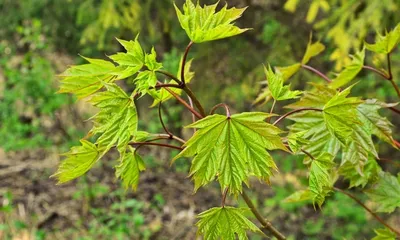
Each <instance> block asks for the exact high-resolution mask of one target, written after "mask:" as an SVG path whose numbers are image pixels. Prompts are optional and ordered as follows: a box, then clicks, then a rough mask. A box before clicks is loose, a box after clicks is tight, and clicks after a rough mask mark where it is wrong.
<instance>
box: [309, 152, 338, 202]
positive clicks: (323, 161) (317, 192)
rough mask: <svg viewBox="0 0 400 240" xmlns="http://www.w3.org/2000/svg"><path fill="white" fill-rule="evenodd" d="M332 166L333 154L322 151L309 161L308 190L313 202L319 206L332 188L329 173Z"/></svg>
mask: <svg viewBox="0 0 400 240" xmlns="http://www.w3.org/2000/svg"><path fill="white" fill-rule="evenodd" d="M334 166H335V164H334V162H333V156H332V155H331V154H329V153H323V154H321V155H320V156H318V157H317V158H315V159H313V161H312V162H311V167H310V177H309V190H310V193H311V196H312V200H313V202H314V203H317V204H318V205H319V206H320V207H321V205H322V204H323V202H324V201H325V198H326V196H328V195H329V193H330V192H331V191H332V189H333V184H334V182H333V180H332V177H331V174H332V170H333V167H334Z"/></svg>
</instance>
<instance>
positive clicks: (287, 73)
mask: <svg viewBox="0 0 400 240" xmlns="http://www.w3.org/2000/svg"><path fill="white" fill-rule="evenodd" d="M300 68H301V64H300V63H295V64H292V65H290V66H287V67H276V70H277V71H279V72H280V73H282V77H283V79H284V81H286V80H288V79H289V78H291V77H292V76H293V75H294V74H296V73H297V72H298V71H299V69H300Z"/></svg>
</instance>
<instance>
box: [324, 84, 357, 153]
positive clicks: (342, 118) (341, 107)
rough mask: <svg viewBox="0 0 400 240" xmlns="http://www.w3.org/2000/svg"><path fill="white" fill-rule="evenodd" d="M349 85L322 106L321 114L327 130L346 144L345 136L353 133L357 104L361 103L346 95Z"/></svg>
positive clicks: (355, 123) (348, 91)
mask: <svg viewBox="0 0 400 240" xmlns="http://www.w3.org/2000/svg"><path fill="white" fill-rule="evenodd" d="M350 90H351V87H349V88H347V89H345V90H343V91H342V92H340V93H337V94H336V95H335V96H334V97H333V98H332V99H331V100H329V101H328V102H327V103H326V104H325V106H324V108H323V116H324V120H325V123H326V126H327V128H328V130H329V132H330V133H331V134H332V135H334V136H336V137H337V138H338V140H339V141H340V142H341V143H342V144H344V145H346V142H347V138H348V137H350V136H351V135H352V134H353V130H354V128H355V126H356V125H357V124H360V122H359V120H358V118H357V106H358V105H360V104H361V103H362V101H361V100H360V99H359V98H356V97H350V98H348V97H347V96H348V95H349V94H350Z"/></svg>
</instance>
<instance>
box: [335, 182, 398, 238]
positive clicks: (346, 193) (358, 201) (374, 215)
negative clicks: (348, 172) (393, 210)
mask: <svg viewBox="0 0 400 240" xmlns="http://www.w3.org/2000/svg"><path fill="white" fill-rule="evenodd" d="M333 189H335V191H338V192H340V193H343V194H345V195H347V196H348V197H350V198H351V199H353V200H354V201H355V202H357V203H358V204H359V205H360V206H361V207H363V208H364V209H365V210H366V211H367V212H369V213H370V214H371V215H372V216H373V217H374V218H375V219H376V220H378V221H379V222H380V223H382V224H383V225H384V226H385V227H387V228H388V229H390V230H391V231H392V232H393V233H395V234H397V236H400V232H399V231H398V230H396V229H394V228H393V227H392V226H390V225H389V224H387V223H386V222H385V221H384V220H383V219H382V218H380V217H379V216H378V215H377V214H376V213H374V212H373V211H372V210H371V209H369V208H368V207H367V206H365V204H364V203H362V202H361V201H360V200H359V199H358V198H356V197H355V196H354V195H352V194H351V193H348V192H346V191H344V190H342V189H340V188H337V187H334V188H333Z"/></svg>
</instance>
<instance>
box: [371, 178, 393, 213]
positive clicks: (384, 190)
mask: <svg viewBox="0 0 400 240" xmlns="http://www.w3.org/2000/svg"><path fill="white" fill-rule="evenodd" d="M366 193H367V195H368V197H369V198H371V200H372V201H374V202H375V203H377V207H378V208H377V209H376V211H377V212H386V213H391V212H393V211H394V210H395V209H396V207H400V175H398V176H397V178H396V177H395V176H392V175H391V174H390V173H386V172H381V173H380V174H379V179H378V181H377V183H376V184H375V185H374V186H373V187H372V188H371V189H369V190H367V191H366Z"/></svg>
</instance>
